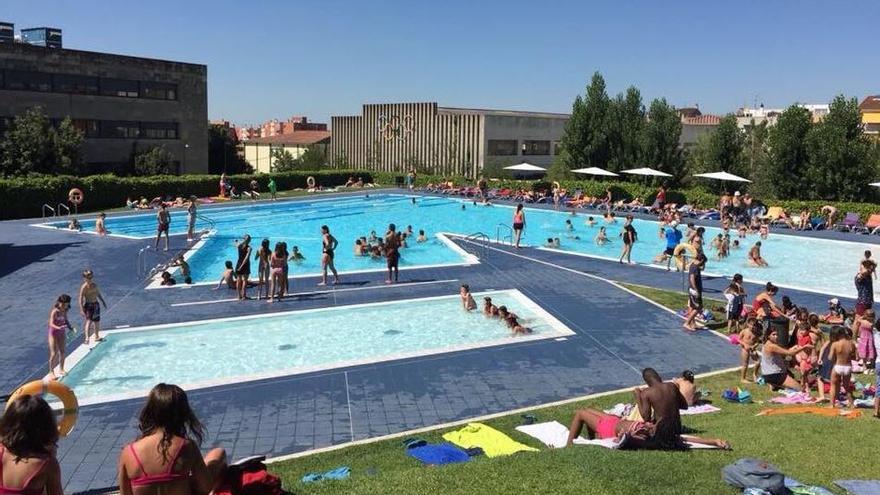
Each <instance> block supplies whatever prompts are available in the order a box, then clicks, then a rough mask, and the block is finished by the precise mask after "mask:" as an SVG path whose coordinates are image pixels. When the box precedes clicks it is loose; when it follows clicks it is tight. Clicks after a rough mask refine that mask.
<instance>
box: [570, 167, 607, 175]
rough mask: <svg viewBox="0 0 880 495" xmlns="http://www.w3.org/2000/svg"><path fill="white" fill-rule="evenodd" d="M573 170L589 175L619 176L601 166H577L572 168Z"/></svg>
mask: <svg viewBox="0 0 880 495" xmlns="http://www.w3.org/2000/svg"><path fill="white" fill-rule="evenodd" d="M572 172H574V173H576V174H587V175H604V176H607V177H618V175H617V174H615V173H614V172H610V171H608V170H605V169H604V168H599V167H589V168H577V169H574V170H572Z"/></svg>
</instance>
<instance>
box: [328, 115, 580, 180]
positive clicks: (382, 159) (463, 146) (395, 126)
mask: <svg viewBox="0 0 880 495" xmlns="http://www.w3.org/2000/svg"><path fill="white" fill-rule="evenodd" d="M568 118H569V116H568V115H567V114H561V113H544V112H518V111H506V110H480V109H467V108H450V107H441V106H438V105H437V103H383V104H365V105H363V108H362V111H361V115H355V116H339V117H332V119H331V125H330V127H331V128H332V130H333V140H332V142H331V144H330V159H331V161H332V163H333V164H334V165H336V166H340V167H341V166H344V167H351V168H364V169H368V170H380V171H389V172H391V171H393V172H400V173H403V172H404V171H405V170H408V169H411V168H417V169H419V170H425V171H430V172H432V173H436V174H444V175H466V176H469V177H475V176H477V175H478V174H479V173H480V171H481V170H482V169H483V167H484V166H487V165H490V164H491V165H498V166H501V165H510V164H514V163H519V162H523V161H526V162H529V163H532V164H535V165H541V166H547V165H550V163H551V162H552V161H553V158H554V155H555V153H556V151H557V150H556V149H557V144H558V142H559V139H560V138H561V137H562V134H563V132H564V130H565V124H566V122H568Z"/></svg>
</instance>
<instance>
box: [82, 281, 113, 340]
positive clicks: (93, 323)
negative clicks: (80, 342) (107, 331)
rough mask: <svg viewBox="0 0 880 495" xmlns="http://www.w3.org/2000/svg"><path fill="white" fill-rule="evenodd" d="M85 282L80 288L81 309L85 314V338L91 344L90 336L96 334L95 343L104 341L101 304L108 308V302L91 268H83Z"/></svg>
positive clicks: (83, 314)
mask: <svg viewBox="0 0 880 495" xmlns="http://www.w3.org/2000/svg"><path fill="white" fill-rule="evenodd" d="M82 276H83V283H82V285H81V286H80V288H79V298H78V301H79V308H80V309H79V310H80V314H82V316H83V338H84V339H85V344H86V345H88V344H89V336H91V335H94V343H95V344H97V343H98V342H101V341H103V340H104V339H102V338H101V334H100V332H101V304H103V305H104V309H107V303H106V302H105V301H104V296H102V295H101V290H100V289H99V288H98V284H96V283H95V281H94V273H92V271H91V270H83V272H82Z"/></svg>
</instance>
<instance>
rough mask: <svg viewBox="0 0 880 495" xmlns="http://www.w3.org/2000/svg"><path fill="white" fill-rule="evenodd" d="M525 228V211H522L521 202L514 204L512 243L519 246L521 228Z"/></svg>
mask: <svg viewBox="0 0 880 495" xmlns="http://www.w3.org/2000/svg"><path fill="white" fill-rule="evenodd" d="M525 228H526V212H525V211H523V204H522V203H519V204H517V205H516V211H514V212H513V236H514V239H513V240H514V243H513V245H514V246H515V247H516V248H519V241H520V239H521V238H522V233H523V229H525Z"/></svg>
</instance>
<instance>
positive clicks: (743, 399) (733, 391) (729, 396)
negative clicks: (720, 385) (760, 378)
mask: <svg viewBox="0 0 880 495" xmlns="http://www.w3.org/2000/svg"><path fill="white" fill-rule="evenodd" d="M721 398H722V399H724V400H726V401H728V402H736V403H739V404H747V403H749V402H751V401H752V394H751V393H750V392H749V391H748V390H743V389H741V388H739V387H737V388H729V389H727V390H725V391H724V392H722V393H721Z"/></svg>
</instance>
